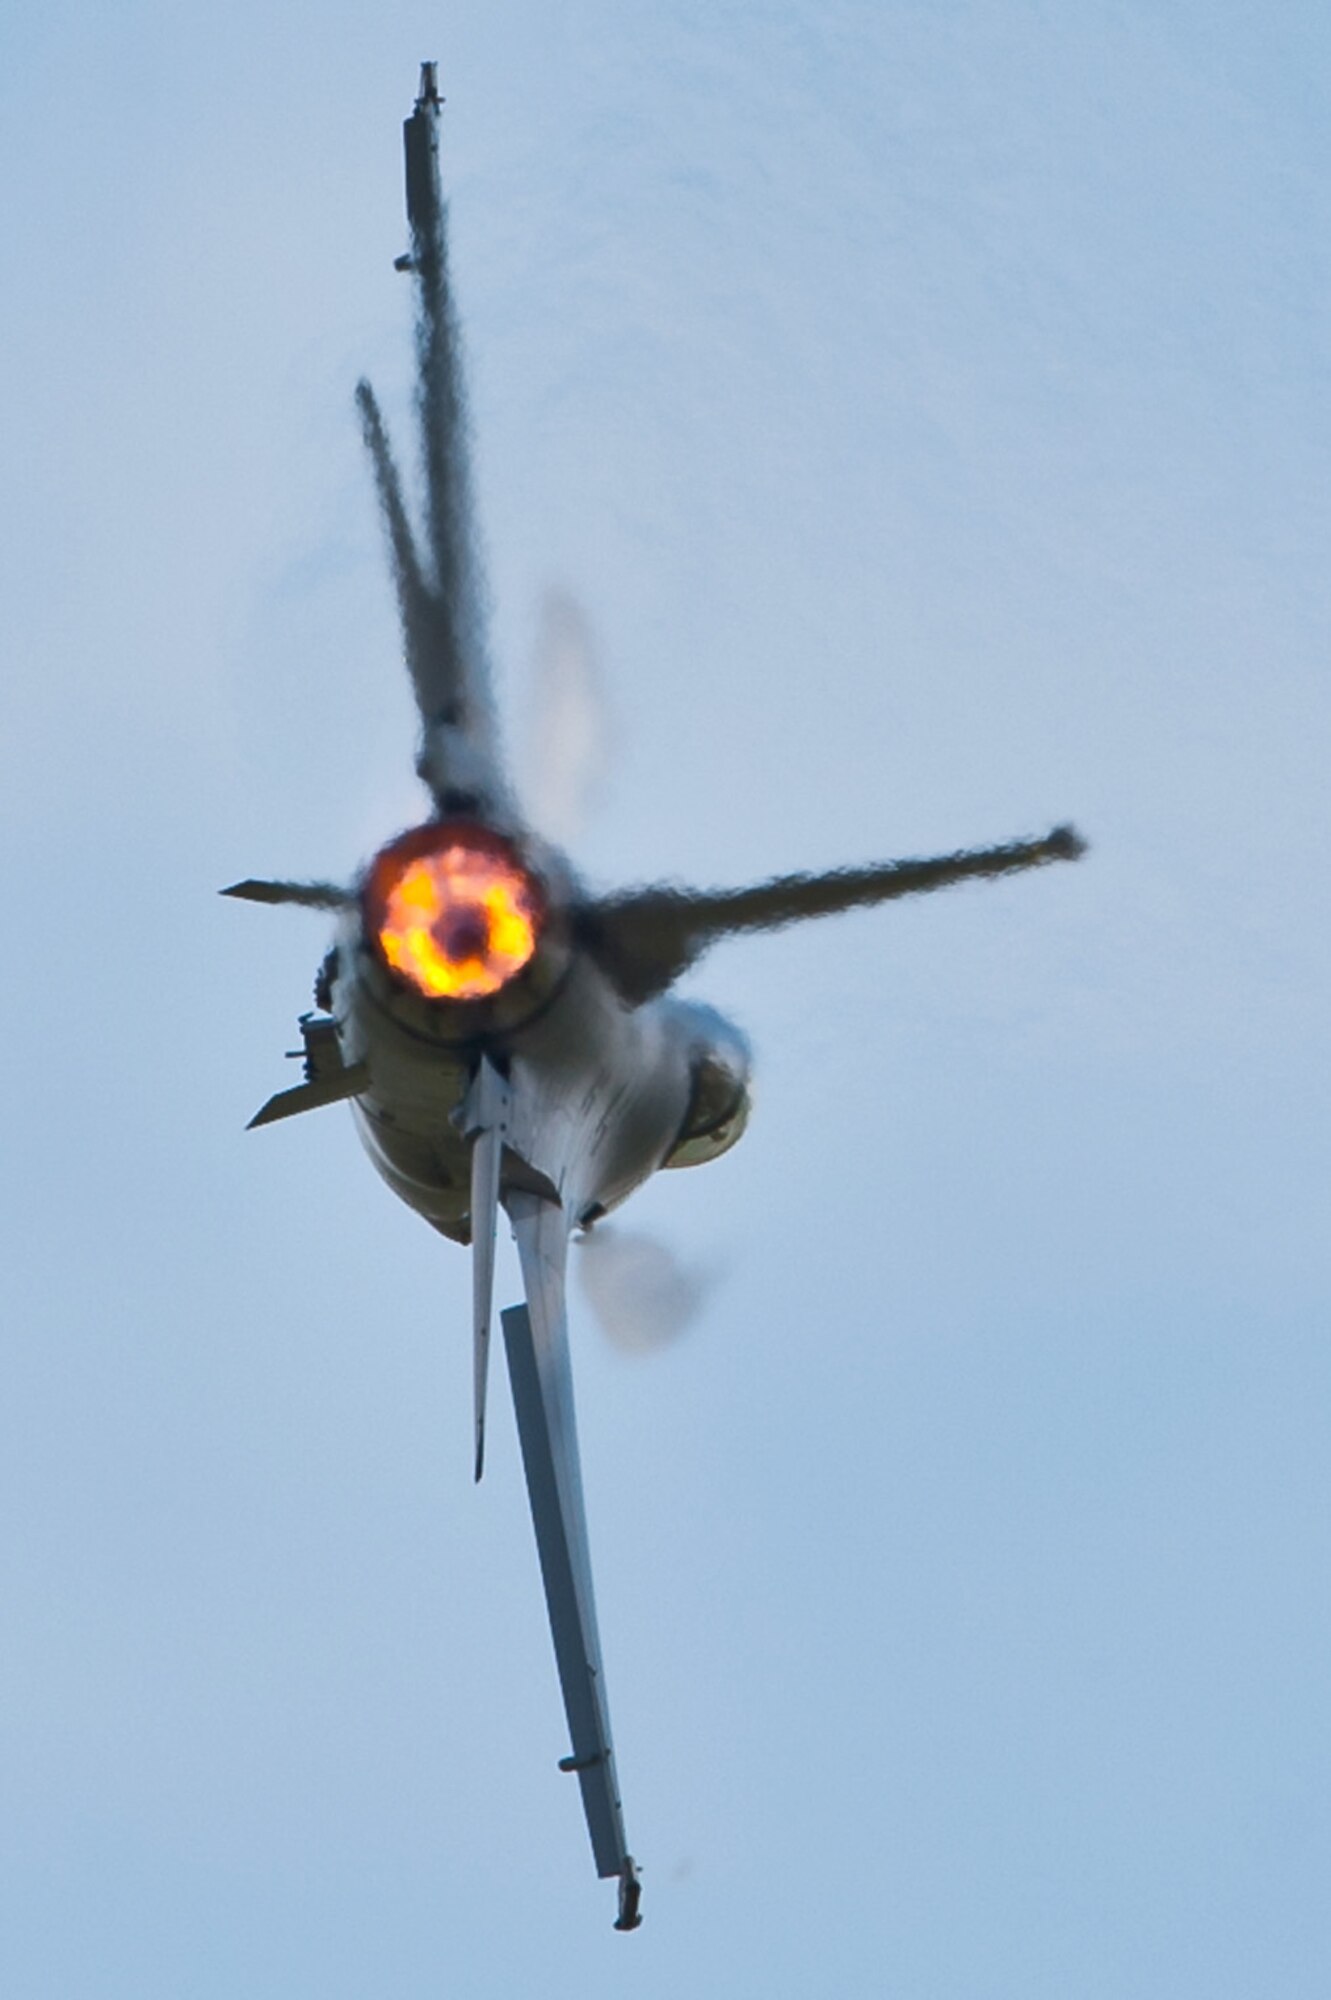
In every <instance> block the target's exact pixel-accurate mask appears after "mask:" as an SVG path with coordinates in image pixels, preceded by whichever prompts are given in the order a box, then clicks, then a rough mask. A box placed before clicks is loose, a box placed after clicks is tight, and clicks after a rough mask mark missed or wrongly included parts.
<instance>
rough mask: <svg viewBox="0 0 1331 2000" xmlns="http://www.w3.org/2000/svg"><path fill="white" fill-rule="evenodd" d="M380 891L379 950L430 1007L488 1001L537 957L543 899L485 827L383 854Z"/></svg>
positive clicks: (376, 916)
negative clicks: (432, 1003)
mask: <svg viewBox="0 0 1331 2000" xmlns="http://www.w3.org/2000/svg"><path fill="white" fill-rule="evenodd" d="M427 841H428V844H426V842H427ZM372 890H373V893H372V909H373V914H372V917H371V928H372V931H373V934H374V937H375V939H376V942H377V943H378V946H379V949H380V951H381V952H382V953H383V955H384V958H385V959H386V960H387V962H388V964H389V965H391V966H392V968H393V970H394V971H395V972H397V973H400V974H401V976H402V977H403V978H404V979H406V980H408V981H409V982H410V984H411V985H413V986H414V987H415V988H416V989H417V991H418V992H420V993H423V994H425V995H426V997H427V998H428V999H431V1000H483V999H485V998H486V996H487V995H488V994H491V993H497V992H498V991H499V989H500V987H501V986H504V985H506V984H507V983H508V981H509V980H510V979H512V977H513V976H514V974H515V973H518V972H521V970H522V968H523V966H524V965H526V964H527V962H528V960H529V959H530V958H531V955H532V953H533V952H534V951H535V949H536V939H537V934H538V932H539V929H540V923H541V916H542V908H541V896H540V891H539V889H538V888H537V885H536V883H535V881H534V880H533V879H532V877H531V876H530V875H529V874H528V873H527V871H526V869H525V868H523V867H522V865H521V863H520V862H519V861H518V859H517V857H516V855H514V854H513V853H512V851H511V850H510V848H509V846H508V843H507V842H506V841H503V840H501V839H500V838H499V837H498V836H497V835H495V834H492V833H490V832H488V830H486V829H484V828H481V827H465V828H464V827H457V828H452V829H449V828H446V827H431V828H428V829H426V828H422V829H421V830H420V831H419V832H417V833H415V834H408V835H407V836H405V838H404V839H403V840H401V841H396V842H394V843H393V845H392V846H391V847H388V848H385V849H384V851H383V853H382V854H381V855H380V856H379V859H378V861H377V863H376V865H375V868H374V870H373V877H372Z"/></svg>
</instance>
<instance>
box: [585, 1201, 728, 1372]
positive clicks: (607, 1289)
mask: <svg viewBox="0 0 1331 2000" xmlns="http://www.w3.org/2000/svg"><path fill="white" fill-rule="evenodd" d="M578 1251H579V1255H578V1274H579V1276H580V1277H581V1279H582V1289H583V1291H584V1292H585V1293H586V1294H587V1299H588V1302H589V1304H590V1305H591V1308H592V1311H593V1312H594V1313H595V1314H596V1317H597V1319H598V1320H599V1322H600V1324H601V1328H602V1330H603V1331H604V1333H605V1335H606V1337H607V1338H608V1339H609V1340H610V1341H611V1342H612V1343H613V1344H614V1346H616V1347H618V1348H619V1349H621V1351H622V1352H623V1353H625V1354H652V1353H655V1352H656V1350H657V1349H658V1348H661V1347H668V1346H670V1344H671V1343H672V1342H673V1341H676V1340H678V1339H679V1337H680V1335H681V1334H683V1333H686V1332H687V1331H688V1329H689V1327H690V1326H692V1325H693V1323H694V1321H695V1320H696V1319H697V1317H698V1314H699V1313H700V1312H701V1310H702V1307H703V1305H704V1303H705V1302H706V1299H707V1296H708V1294H709V1292H710V1291H711V1289H712V1287H713V1285H714V1284H715V1282H716V1278H717V1275H718V1274H717V1272H716V1271H715V1270H710V1269H707V1268H706V1267H704V1266H700V1265H696V1264H686V1263H684V1262H683V1261H682V1259H680V1258H679V1257H677V1256H676V1254H675V1252H674V1251H673V1250H671V1249H670V1248H669V1247H668V1245H666V1244H664V1243H661V1242H658V1240H657V1239H656V1238H655V1237H653V1236H647V1235H644V1234H642V1233H641V1232H639V1231H635V1230H628V1229H620V1228H618V1227H616V1226H613V1225H607V1224H606V1223H604V1222H598V1223H597V1224H596V1226H595V1227H594V1228H593V1229H592V1230H590V1231H589V1233H588V1234H587V1235H586V1236H584V1237H582V1238H581V1239H580V1241H579V1245H578Z"/></svg>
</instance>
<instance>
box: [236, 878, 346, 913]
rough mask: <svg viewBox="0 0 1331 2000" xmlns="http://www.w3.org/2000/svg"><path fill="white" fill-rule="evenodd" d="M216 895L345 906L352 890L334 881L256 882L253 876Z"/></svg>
mask: <svg viewBox="0 0 1331 2000" xmlns="http://www.w3.org/2000/svg"><path fill="white" fill-rule="evenodd" d="M217 893H218V895H219V896H236V897H239V899H240V900H241V901H242V902H245V903H295V904H298V905H299V907H300V908H301V909H305V910H346V909H350V907H351V905H352V904H353V903H354V902H355V900H356V896H355V891H354V890H352V889H343V888H340V887H339V886H338V884H337V883H336V882H258V881H255V880H254V879H253V878H250V879H247V880H246V881H244V882H233V883H232V884H231V887H230V888H229V889H219V890H218V892H217Z"/></svg>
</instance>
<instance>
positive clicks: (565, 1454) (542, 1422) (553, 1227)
mask: <svg viewBox="0 0 1331 2000" xmlns="http://www.w3.org/2000/svg"><path fill="white" fill-rule="evenodd" d="M504 1200H505V1206H506V1207H507V1209H508V1212H509V1215H510V1217H511V1218H512V1222H513V1233H514V1236H515V1238H516V1239H517V1246H518V1256H519V1258H520V1259H521V1263H522V1278H523V1286H524V1289H525V1291H526V1294H527V1303H526V1304H525V1305H521V1306H510V1307H509V1308H507V1309H506V1310H505V1312H504V1313H503V1315H502V1320H503V1327H504V1346H505V1349H506V1351H507V1354H508V1372H509V1378H510V1380H511V1382H512V1385H513V1403H514V1408H515V1409H516V1411H517V1419H518V1437H519V1440H520V1442H521V1446H522V1464H523V1470H524V1472H525V1473H526V1477H527V1494H528V1498H529V1499H530V1502H531V1515H532V1525H533V1527H534V1528H535V1530H536V1548H537V1553H538V1554H539V1556H540V1562H541V1580H542V1582H543V1584H544V1586H545V1601H546V1607H547V1609H548V1611H549V1615H550V1632H551V1637H552V1638H553V1640H554V1647H555V1662H556V1665H557V1667H558V1669H559V1685H560V1689H561V1692H562V1694H563V1697H564V1713H565V1715H566V1716H567V1718H568V1727H569V1737H570V1740H571V1743H572V1750H571V1753H570V1755H569V1756H567V1757H562V1758H561V1759H560V1764H559V1768H560V1769H561V1770H562V1771H571V1772H574V1773H576V1775H577V1779H578V1784H579V1786H580V1787H581V1790H582V1806H583V1811H584V1813H585V1814H586V1817H587V1831H588V1833H589V1834H590V1836H591V1843H592V1854H593V1856H594V1858H595V1862H596V1872H597V1874H598V1875H601V1876H611V1875H615V1876H618V1878H619V1915H618V1917H617V1919H616V1923H615V1928H616V1930H634V1929H636V1928H637V1925H638V1923H639V1922H640V1921H641V1919H640V1918H639V1915H638V1901H639V1897H640V1893H641V1891H640V1888H639V1883H638V1875H637V1870H636V1868H635V1866H634V1863H633V1857H632V1855H631V1854H630V1853H629V1851H628V1843H627V1839H626V1837H625V1833H624V1811H623V1807H622V1806H621V1804H620V1798H619V1783H618V1780H617V1778H616V1776H615V1758H614V1750H613V1748H612V1745H611V1741H610V1713H609V1706H608V1703H607V1700H606V1689H605V1672H604V1669H603V1667H602V1664H601V1645H600V1639H599V1637H598V1634H597V1629H596V1605H595V1600H594V1598H593V1595H592V1571H591V1554H590V1550H589V1547H588V1541H587V1516H586V1509H585V1507H584V1505H583V1498H582V1473H581V1468H580V1465H579V1460H578V1431H577V1421H576V1418H575V1415H574V1409H573V1374H572V1368H571V1365H570V1361H569V1349H568V1317H567V1312H566V1308H565V1302H564V1280H565V1269H566V1265H567V1259H568V1219H567V1217H566V1215H565V1213H564V1211H563V1209H562V1208H560V1207H558V1206H557V1204H555V1203H554V1202H551V1201H545V1200H542V1199H541V1198H540V1197H538V1196H536V1195H530V1194H525V1193H520V1192H517V1191H513V1192H510V1193H508V1194H506V1195H505V1198H504Z"/></svg>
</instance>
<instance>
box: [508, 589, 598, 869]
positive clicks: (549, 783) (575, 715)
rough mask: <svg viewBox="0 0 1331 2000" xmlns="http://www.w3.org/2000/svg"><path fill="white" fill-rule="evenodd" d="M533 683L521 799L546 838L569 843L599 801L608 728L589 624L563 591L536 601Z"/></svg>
mask: <svg viewBox="0 0 1331 2000" xmlns="http://www.w3.org/2000/svg"><path fill="white" fill-rule="evenodd" d="M531 683H532V684H531V700H530V703H529V705H528V724H527V729H526V732H525V738H524V742H523V745H522V750H523V759H522V761H523V778H524V783H523V786H522V792H523V797H524V799H525V801H526V803H527V806H528V809H529V811H530V813H531V816H532V819H533V821H534V823H535V825H536V826H537V827H538V828H539V829H540V831H541V832H542V833H543V834H544V835H545V836H546V838H547V839H548V840H553V841H554V842H556V844H557V845H559V846H561V847H567V846H570V845H572V844H574V843H575V842H576V841H577V839H578V837H579V835H580V834H581V833H582V831H583V828H584V826H585V824H586V821H587V818H588V816H589V814H590V813H591V812H592V811H593V810H594V808H595V807H596V806H597V805H598V804H599V803H600V799H601V795H602V793H603V791H604V787H605V777H606V771H607V768H608V765H609V760H610V736H611V729H610V721H609V707H608V703H607V700H606V695H605V687H604V682H603V679H602V675H601V668H600V662H599V659H598V657H597V649H596V640H595V637H594V635H593V632H592V628H591V624H590V621H589V620H588V618H587V614H586V613H585V611H584V610H583V609H582V606H581V605H580V604H579V603H578V602H577V600H576V599H575V598H573V597H571V596H570V595H569V593H568V592H567V591H565V590H559V589H550V590H547V591H546V593H545V595H544V597H543V598H542V600H541V607H540V612H539V615H538V620H537V630H536V646H535V650H534V653H533V657H532V677H531Z"/></svg>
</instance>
